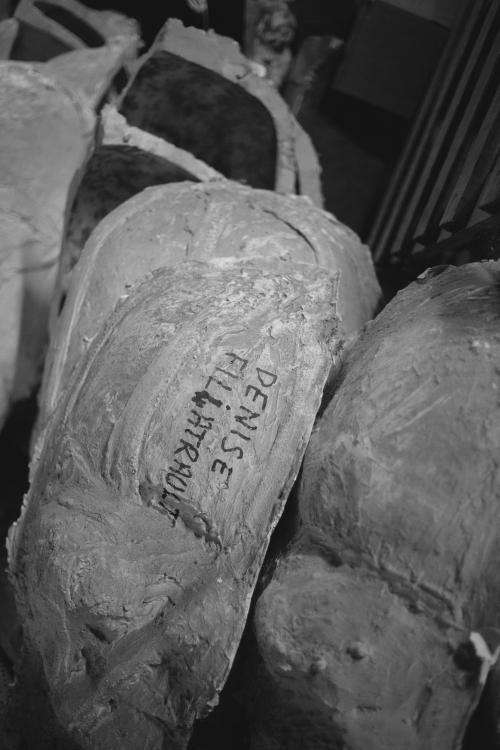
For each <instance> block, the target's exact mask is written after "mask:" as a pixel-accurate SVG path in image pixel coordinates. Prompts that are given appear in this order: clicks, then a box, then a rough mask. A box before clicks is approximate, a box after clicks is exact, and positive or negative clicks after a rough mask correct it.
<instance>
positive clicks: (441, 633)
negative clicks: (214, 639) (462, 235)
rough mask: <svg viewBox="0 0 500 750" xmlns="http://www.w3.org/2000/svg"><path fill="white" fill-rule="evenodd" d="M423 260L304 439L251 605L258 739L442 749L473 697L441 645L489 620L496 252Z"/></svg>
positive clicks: (450, 749)
mask: <svg viewBox="0 0 500 750" xmlns="http://www.w3.org/2000/svg"><path fill="white" fill-rule="evenodd" d="M439 270H440V269H438V270H437V271H433V269H431V270H430V272H428V273H427V275H424V276H423V277H422V278H419V279H418V280H417V281H416V282H415V283H413V284H412V285H410V286H409V287H408V288H406V289H405V290H403V291H402V292H400V293H399V294H398V295H397V297H396V298H395V299H394V300H393V301H391V303H390V304H389V305H388V306H387V307H386V308H385V310H384V311H383V312H382V313H381V314H380V315H379V316H378V317H377V318H376V319H375V321H374V322H372V323H370V324H369V325H368V326H367V328H366V330H365V332H364V333H363V335H362V336H361V337H360V338H359V339H358V341H357V342H356V343H355V344H354V346H353V347H352V349H351V350H350V351H349V353H348V355H347V357H346V360H345V361H344V363H343V366H342V372H341V374H340V376H339V381H338V389H337V391H336V394H335V396H334V397H333V399H332V401H331V403H330V404H329V406H328V408H327V409H326V411H325V412H324V414H323V416H322V417H321V419H320V420H319V423H318V425H317V427H316V428H315V430H314V432H313V435H312V437H311V440H310V443H309V446H308V449H307V452H306V456H305V459H304V466H303V474H302V481H301V486H300V490H299V516H300V523H301V526H300V532H299V535H298V538H297V539H296V541H295V542H294V544H293V545H292V547H291V549H290V550H289V553H288V555H287V556H286V557H285V558H284V560H282V561H281V563H280V564H279V565H278V567H277V569H276V571H275V574H274V577H273V579H272V581H271V583H270V584H269V586H268V588H267V589H266V590H265V592H264V593H263V595H262V596H261V598H260V600H259V602H258V604H257V608H256V614H255V626H256V632H257V639H258V643H259V649H260V653H261V656H262V658H263V662H264V665H265V669H264V674H265V675H266V679H267V681H268V682H269V681H271V683H272V684H273V686H274V688H273V689H269V691H268V692H269V694H270V695H271V698H269V703H268V705H269V707H270V708H269V711H268V708H267V707H266V706H265V705H263V706H262V715H261V720H262V725H263V727H264V730H263V734H264V736H266V737H267V740H266V741H267V742H269V743H270V744H269V747H277V748H281V747H287V748H288V747H295V744H293V743H292V745H290V744H287V742H289V740H290V734H289V728H291V727H294V729H295V735H294V736H295V739H294V740H293V742H296V743H297V747H299V746H300V747H302V748H307V749H308V750H309V748H310V749H311V750H312V748H317V747H330V746H329V745H328V744H324V743H325V742H327V738H328V736H330V738H335V743H336V744H333V745H332V747H335V748H337V747H338V748H348V749H349V750H370V749H371V748H373V750H379V749H380V748H382V747H383V748H387V750H389V749H390V750H400V748H402V747H406V748H411V749H412V750H413V749H415V750H454V748H456V747H459V746H460V738H461V737H462V734H463V731H464V728H465V725H466V723H467V719H468V718H469V716H470V711H471V709H472V708H473V707H474V704H475V701H476V700H477V696H478V690H480V688H481V685H478V681H477V674H472V675H471V674H468V673H465V672H464V671H462V670H461V669H460V668H459V663H458V661H457V660H456V658H455V657H456V655H457V649H458V647H459V645H460V644H461V643H462V642H464V641H467V639H468V637H469V634H470V632H471V631H479V632H485V633H486V632H487V631H488V629H491V628H492V629H494V630H495V629H497V630H498V627H499V609H498V601H499V595H500V591H499V583H498V568H499V564H500V553H499V550H500V545H499V534H498V528H499V523H500V517H499V507H500V506H499V499H500V497H499V487H500V463H499V455H500V419H499V417H500V378H499V374H500V367H499V364H500V334H499V321H500V319H499V311H500V307H499V290H500V264H499V263H498V262H490V263H482V264H480V263H477V264H471V265H469V266H463V267H460V268H453V267H449V268H448V269H446V270H444V271H443V272H442V273H440V274H439ZM273 701H274V705H273ZM311 711H314V712H316V715H317V716H319V717H320V718H319V720H318V721H317V723H316V725H313V726H311V725H310V724H308V722H307V717H308V712H311ZM270 716H272V717H273V721H270V720H269V717H270ZM301 720H302V724H301ZM273 742H274V744H273ZM332 742H334V740H333V739H332ZM260 746H261V745H259V747H260ZM262 747H266V744H265V742H263V743H262Z"/></svg>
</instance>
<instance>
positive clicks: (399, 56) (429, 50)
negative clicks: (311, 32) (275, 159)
mask: <svg viewBox="0 0 500 750" xmlns="http://www.w3.org/2000/svg"><path fill="white" fill-rule="evenodd" d="M448 35H449V32H448V30H447V29H445V28H444V27H443V26H441V25H439V24H437V23H434V22H432V21H428V20H426V19H424V18H422V17H420V16H416V15H414V14H413V13H408V12H407V11H404V10H401V9H400V8H396V7H395V6H394V5H391V4H390V3H387V2H381V1H378V0H377V1H375V2H368V3H366V4H365V5H364V6H363V8H362V9H361V10H360V13H359V15H358V19H357V21H356V25H355V27H354V29H353V31H352V33H351V36H350V37H349V39H348V41H347V44H346V48H345V56H344V59H343V61H342V63H341V64H340V67H339V69H338V71H337V74H336V76H335V78H334V80H333V89H334V90H336V91H340V92H342V93H344V94H347V95H348V96H351V97H354V98H356V99H360V100H362V101H365V102H368V103H369V104H372V105H374V106H376V107H379V108H380V109H383V110H385V111H387V112H390V113H392V114H395V115H399V116H401V117H406V118H411V117H413V115H414V114H415V111H416V109H417V107H418V105H419V103H420V101H421V99H422V96H423V95H424V93H425V91H426V88H427V86H428V85H429V83H430V80H431V77H432V74H433V73H434V71H435V69H436V66H437V64H438V62H439V58H440V56H441V52H442V50H443V48H444V45H445V43H446V40H447V38H448Z"/></svg>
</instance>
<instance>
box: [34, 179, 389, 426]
mask: <svg viewBox="0 0 500 750" xmlns="http://www.w3.org/2000/svg"><path fill="white" fill-rule="evenodd" d="M255 255H257V256H264V257H269V256H273V257H276V258H279V259H281V260H282V261H283V262H284V263H289V262H290V261H300V262H306V263H312V264H316V265H320V266H324V267H326V268H328V269H331V270H332V271H338V272H339V273H340V278H341V282H340V284H339V287H338V299H337V308H338V314H339V317H340V318H341V320H342V326H343V331H344V334H345V335H349V334H351V333H353V332H355V331H357V330H358V329H359V328H360V327H361V326H362V325H363V324H364V323H365V322H366V321H367V320H369V319H370V318H371V317H372V315H373V313H374V310H375V307H376V305H377V303H378V299H379V294H380V289H379V286H378V283H377V280H376V277H375V272H374V269H373V264H372V261H371V256H370V253H369V251H368V249H367V248H366V247H365V246H363V245H361V243H360V241H359V239H358V237H357V236H356V235H355V234H354V233H353V232H352V231H351V230H349V229H348V228H347V227H345V226H344V225H342V224H341V223H340V222H338V221H337V220H336V219H335V218H334V217H333V216H332V215H331V214H328V213H326V212H324V211H322V210H320V209H318V208H316V207H315V206H313V205H312V204H311V202H310V201H309V200H308V199H307V198H301V197H296V196H282V195H278V194H276V193H274V192H270V191H265V190H252V189H250V188H246V187H244V186H241V185H238V184H236V183H227V182H225V181H224V182H221V183H210V182H206V183H199V184H190V183H177V184H172V185H166V186H163V187H155V188H150V189H148V190H145V191H143V192H142V193H141V194H139V195H137V196H136V197H134V198H132V199H130V200H129V201H127V202H126V203H124V204H122V205H121V206H120V207H118V208H117V209H115V210H114V211H113V212H112V213H110V214H109V215H108V216H107V217H106V218H105V219H104V220H103V221H102V222H101V223H100V224H99V226H98V227H97V229H96V230H95V231H94V233H93V234H92V236H91V237H90V239H89V241H88V242H87V245H86V247H85V249H84V252H83V254H82V257H81V259H80V261H79V263H78V264H77V266H76V267H75V270H74V272H73V278H72V280H71V284H70V288H69V290H68V296H67V300H66V303H65V305H64V307H63V310H62V314H61V316H60V318H59V320H57V321H55V323H54V325H53V327H52V336H51V344H50V350H49V354H48V357H47V362H46V367H45V372H44V383H43V387H42V393H41V397H40V409H41V417H40V425H41V426H43V424H44V423H45V421H46V418H47V416H48V415H49V414H50V412H51V411H52V410H53V408H54V406H55V404H56V402H57V399H58V398H59V395H60V392H61V390H62V389H63V388H64V387H65V384H66V382H67V380H68V376H69V374H70V373H71V371H72V369H73V367H74V366H75V364H76V363H77V362H78V361H79V359H80V357H81V356H82V355H83V353H84V352H85V351H86V349H87V348H88V346H89V344H90V343H91V341H92V339H93V337H94V336H95V334H96V333H97V331H98V330H99V327H100V325H101V324H102V322H103V321H104V320H105V319H106V316H107V315H108V314H109V313H110V312H111V310H112V309H113V307H114V306H115V304H116V302H117V300H118V299H119V298H120V296H121V295H123V294H126V293H127V287H128V286H129V285H130V284H133V283H134V282H135V281H137V280H138V279H140V278H141V276H143V275H144V274H146V273H148V272H149V271H151V270H153V269H155V268H159V267H162V266H166V265H169V266H172V265H174V264H175V263H178V262H180V261H182V260H185V259H186V258H194V259H200V260H203V259H208V258H210V257H213V256H237V257H248V256H255Z"/></svg>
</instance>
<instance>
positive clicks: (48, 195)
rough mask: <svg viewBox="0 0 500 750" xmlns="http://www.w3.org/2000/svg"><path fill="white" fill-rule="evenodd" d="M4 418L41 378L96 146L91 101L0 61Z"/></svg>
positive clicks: (0, 386) (0, 399)
mask: <svg viewBox="0 0 500 750" xmlns="http://www.w3.org/2000/svg"><path fill="white" fill-rule="evenodd" d="M0 133H1V139H0V140H1V144H0V194H1V199H2V200H1V211H0V224H1V226H2V232H1V237H2V240H1V245H0V285H1V294H0V341H1V342H2V346H1V352H0V421H1V420H2V419H3V417H4V416H5V410H6V408H7V405H8V403H9V401H10V400H11V399H17V398H25V397H26V396H27V395H29V393H30V392H31V391H32V389H33V388H34V387H35V385H36V384H37V382H38V381H39V378H40V375H41V372H40V371H41V366H42V361H43V355H44V353H45V349H46V344H47V318H48V311H49V305H50V300H51V294H52V291H53V287H54V282H55V278H56V273H57V263H58V258H59V253H60V249H61V241H62V235H63V229H64V223H65V218H66V210H67V206H68V203H69V202H71V200H72V197H73V194H74V190H75V188H76V185H77V183H78V180H79V176H80V172H81V170H82V168H83V165H84V163H85V162H86V160H87V159H88V157H89V155H90V151H91V148H92V144H93V134H94V117H93V114H92V112H91V111H90V109H89V107H88V105H87V102H86V100H84V99H83V98H81V97H80V96H79V95H78V93H74V92H71V91H69V90H68V89H66V88H65V87H64V86H62V85H61V84H60V83H59V82H57V81H56V80H54V79H52V78H50V77H48V76H46V75H42V74H41V73H40V72H38V71H37V70H35V68H34V67H33V66H31V65H29V64H26V63H16V62H1V63H0Z"/></svg>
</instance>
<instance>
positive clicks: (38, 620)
mask: <svg viewBox="0 0 500 750" xmlns="http://www.w3.org/2000/svg"><path fill="white" fill-rule="evenodd" d="M338 283H339V278H338V274H336V275H331V274H330V273H328V272H327V271H325V270H324V269H322V268H319V267H314V266H312V265H310V264H289V265H288V266H287V267H286V268H284V266H283V264H281V263H279V262H277V261H276V260H270V261H266V260H264V259H262V258H259V259H253V260H250V261H243V260H236V259H234V258H223V259H216V260H213V261H211V262H210V263H203V262H199V261H198V262H196V261H186V262H184V263H179V264H178V265H177V266H175V267H173V268H163V269H158V270H156V271H154V272H153V273H152V274H150V275H149V276H148V277H146V278H145V279H143V280H142V282H141V283H139V284H137V285H135V286H133V287H132V288H130V289H129V290H128V292H127V294H126V295H124V297H125V298H124V299H123V300H122V301H121V303H120V304H118V305H117V306H116V307H115V309H114V310H113V312H112V313H111V315H110V316H109V317H108V320H107V322H106V323H105V325H104V326H103V327H102V328H101V329H100V331H99V332H98V334H97V335H96V337H95V339H94V341H93V343H92V346H91V347H90V349H89V350H88V351H87V352H86V354H85V356H84V357H83V358H82V360H81V362H80V363H79V367H78V368H77V370H75V372H74V375H73V377H72V379H71V383H70V384H69V386H68V389H67V391H66V396H65V397H64V398H62V399H61V402H60V405H59V407H58V409H57V411H56V412H55V414H54V415H53V417H52V419H51V421H50V424H49V426H48V428H47V432H46V435H45V440H44V441H43V446H40V450H39V451H38V453H37V455H36V457H35V460H34V461H33V463H32V468H31V489H30V491H29V493H28V495H27V497H26V501H25V505H24V509H23V513H22V517H21V519H20V520H19V522H18V523H17V524H16V525H15V526H14V528H13V529H12V532H11V535H10V544H9V555H10V566H11V574H12V577H13V580H14V583H15V587H16V591H17V596H18V606H19V610H20V614H21V619H22V621H23V624H24V628H25V636H26V644H27V649H28V651H29V650H32V652H33V653H34V654H37V655H39V656H40V657H41V659H42V663H43V668H44V673H45V679H46V681H47V683H48V686H49V690H50V695H51V701H52V705H53V707H54V709H55V712H56V714H57V716H58V718H59V720H60V721H61V723H62V724H63V726H65V727H66V728H67V729H69V730H70V732H71V734H72V735H73V737H75V738H76V739H77V740H78V742H79V744H80V745H81V747H85V748H89V749H90V748H92V750H104V749H106V750H112V749H113V748H117V750H118V748H120V750H121V749H122V748H130V749H131V750H132V749H133V750H136V748H138V747H141V748H149V749H152V748H158V750H159V749H160V748H163V747H166V746H168V747H169V748H171V749H172V750H174V748H184V747H185V745H186V743H187V740H188V738H189V734H190V729H191V726H192V722H193V721H194V719H195V718H196V717H197V716H200V715H201V714H203V713H205V712H206V711H207V710H208V709H209V708H210V707H213V706H214V705H215V704H216V703H217V697H218V693H219V691H220V689H221V688H222V686H223V684H224V681H225V679H226V677H227V674H228V672H229V669H230V667H231V664H232V661H233V658H234V654H235V651H236V648H237V646H238V643H239V640H240V637H241V634H242V631H243V627H244V624H245V619H246V616H247V613H248V607H249V604H250V599H251V595H252V591H253V588H254V586H255V583H256V579H257V576H258V572H259V569H260V566H261V564H262V560H263V556H264V553H265V550H266V547H267V543H268V540H269V537H270V534H271V532H272V529H273V528H274V526H275V524H276V522H277V520H278V518H279V516H280V514H281V511H282V508H283V505H284V503H285V500H286V497H287V494H288V492H289V490H290V487H291V484H292V482H293V480H294V478H295V476H296V474H297V472H298V469H299V466H300V461H301V458H302V455H303V452H304V450H305V447H306V444H307V441H308V439H309V435H310V431H311V428H312V425H313V421H314V418H315V414H316V411H317V409H318V406H319V403H320V399H321V394H322V389H323V385H324V382H325V379H326V377H327V374H328V372H329V369H330V367H331V363H332V359H333V358H334V357H335V351H336V350H337V348H338V347H339V345H340V343H341V341H342V334H341V332H340V321H339V319H338V317H337V314H336V304H335V300H336V299H337V290H336V288H337V285H338ZM164 743H165V744H164Z"/></svg>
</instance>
